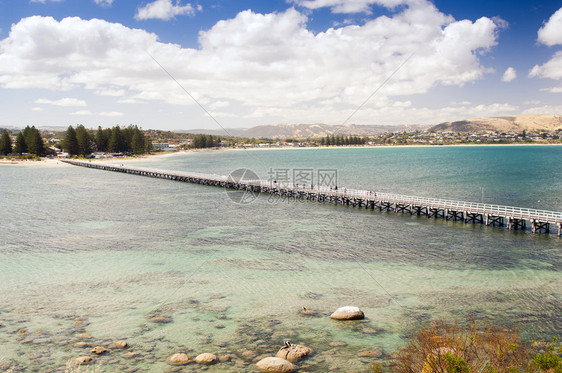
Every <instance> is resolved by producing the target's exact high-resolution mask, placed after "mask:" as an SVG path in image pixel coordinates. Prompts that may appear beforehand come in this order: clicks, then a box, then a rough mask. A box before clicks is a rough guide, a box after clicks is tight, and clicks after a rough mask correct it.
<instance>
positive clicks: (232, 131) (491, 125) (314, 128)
mask: <svg viewBox="0 0 562 373" xmlns="http://www.w3.org/2000/svg"><path fill="white" fill-rule="evenodd" d="M6 128H16V127H11V126H7V127H6ZM38 129H39V130H51V131H64V130H66V127H64V126H38ZM558 129H562V115H551V114H541V115H514V116H505V117H497V118H474V119H467V120H459V121H454V122H445V123H440V124H438V125H435V126H429V125H389V126H385V125H358V124H350V125H345V126H341V125H328V124H322V123H315V124H272V125H261V126H255V127H252V128H227V129H226V131H225V130H223V129H216V130H208V129H192V130H174V131H173V132H178V133H193V134H205V135H219V136H228V135H231V136H238V137H248V138H261V139H288V138H297V139H305V138H319V137H324V136H328V135H344V136H350V135H353V136H376V135H380V134H383V133H386V132H401V131H413V130H432V131H440V132H444V131H448V132H468V133H485V132H515V133H521V132H523V131H524V130H525V131H527V132H530V131H537V130H538V131H540V130H548V131H551V130H558Z"/></svg>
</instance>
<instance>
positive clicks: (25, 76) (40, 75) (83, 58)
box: [0, 0, 562, 130]
mask: <svg viewBox="0 0 562 373" xmlns="http://www.w3.org/2000/svg"><path fill="white" fill-rule="evenodd" d="M0 102H1V104H0V127H2V126H4V127H8V126H15V127H23V126H26V125H36V126H68V125H76V124H83V125H85V126H86V127H92V128H93V127H97V126H102V127H110V126H114V125H129V124H136V125H139V126H141V127H142V128H144V129H166V130H189V129H215V130H219V129H221V128H223V129H228V128H248V127H253V126H256V125H264V124H281V123H294V124H300V123H326V124H333V125H341V124H378V125H390V124H438V123H441V122H445V121H454V120H462V119H469V118H476V117H488V116H507V115H518V114H562V1H560V0H558V1H540V0H539V1H531V0H521V1H513V0H497V1H494V0H470V1H465V0H267V1H265V0H252V1H244V0H189V1H186V0H144V1H142V0H10V1H7V0H0Z"/></svg>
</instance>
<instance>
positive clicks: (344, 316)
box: [330, 306, 365, 320]
mask: <svg viewBox="0 0 562 373" xmlns="http://www.w3.org/2000/svg"><path fill="white" fill-rule="evenodd" d="M330 317H331V318H332V319H334V320H363V319H364V318H365V314H364V313H363V311H361V310H360V309H359V307H353V306H345V307H340V308H338V309H337V310H336V311H335V312H334V313H332V314H331V315H330Z"/></svg>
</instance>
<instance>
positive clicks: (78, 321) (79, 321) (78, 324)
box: [72, 320, 84, 326]
mask: <svg viewBox="0 0 562 373" xmlns="http://www.w3.org/2000/svg"><path fill="white" fill-rule="evenodd" d="M82 325H84V321H82V320H76V321H75V322H73V323H72V326H82Z"/></svg>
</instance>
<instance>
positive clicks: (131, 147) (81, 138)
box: [62, 124, 152, 156]
mask: <svg viewBox="0 0 562 373" xmlns="http://www.w3.org/2000/svg"><path fill="white" fill-rule="evenodd" d="M151 145H152V144H151V142H150V141H148V140H147V138H146V137H145V136H144V132H143V131H142V130H141V129H140V128H138V127H137V126H133V125H130V126H128V127H123V128H121V127H119V126H115V127H113V128H105V129H103V128H101V126H100V127H98V129H97V131H93V130H88V129H86V128H85V127H84V126H83V125H81V124H80V125H78V126H76V129H74V127H72V126H68V129H67V130H66V133H65V136H64V139H63V141H62V148H63V150H64V151H65V152H67V153H68V154H69V155H71V156H74V155H82V156H86V155H89V154H91V153H93V152H110V153H134V154H143V153H146V152H148V151H150V150H151Z"/></svg>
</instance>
